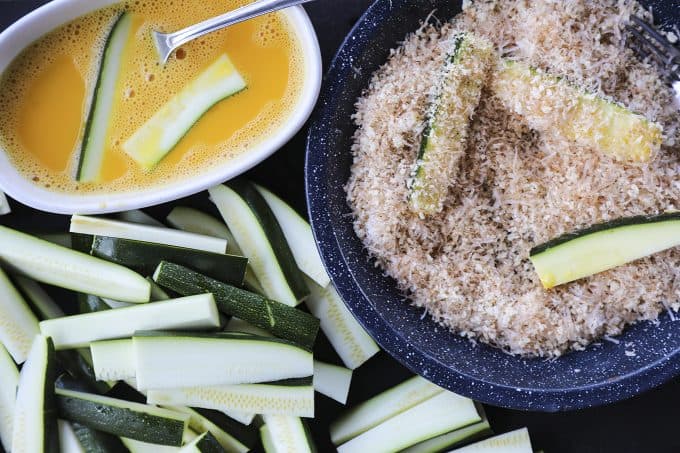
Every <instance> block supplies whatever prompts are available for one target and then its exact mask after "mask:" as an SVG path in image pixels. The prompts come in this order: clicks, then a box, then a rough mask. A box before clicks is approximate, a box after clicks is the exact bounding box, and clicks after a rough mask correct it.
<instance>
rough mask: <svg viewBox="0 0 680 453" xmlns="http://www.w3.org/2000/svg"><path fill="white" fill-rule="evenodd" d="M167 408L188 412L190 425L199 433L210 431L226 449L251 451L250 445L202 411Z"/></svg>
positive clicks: (237, 451) (244, 452) (239, 451)
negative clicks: (242, 441)
mask: <svg viewBox="0 0 680 453" xmlns="http://www.w3.org/2000/svg"><path fill="white" fill-rule="evenodd" d="M167 408H168V409H170V410H173V411H175V412H181V413H183V414H187V415H188V416H189V427H190V428H191V429H193V430H194V431H196V432H199V433H205V432H209V433H210V434H211V435H212V437H213V438H214V439H215V441H216V442H217V443H218V444H219V445H220V446H221V448H222V449H223V450H224V451H226V452H234V453H246V452H248V451H250V447H248V446H246V445H244V444H243V443H241V442H240V441H239V440H238V439H237V438H236V437H234V436H232V435H231V434H229V433H228V432H227V431H225V430H224V429H222V428H221V427H220V426H218V425H216V424H215V423H213V422H212V420H210V419H209V418H207V417H206V416H205V415H203V414H202V413H201V412H198V411H196V410H195V409H191V408H189V407H182V406H169V407H167Z"/></svg>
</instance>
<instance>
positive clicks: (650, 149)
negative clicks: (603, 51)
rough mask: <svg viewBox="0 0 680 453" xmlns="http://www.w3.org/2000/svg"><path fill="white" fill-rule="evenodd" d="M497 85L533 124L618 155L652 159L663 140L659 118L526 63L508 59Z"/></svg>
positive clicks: (504, 100)
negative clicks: (635, 111)
mask: <svg viewBox="0 0 680 453" xmlns="http://www.w3.org/2000/svg"><path fill="white" fill-rule="evenodd" d="M492 89H493V91H494V92H495V94H496V97H497V98H498V99H500V101H501V102H502V103H503V104H504V105H505V107H506V108H507V109H508V110H510V111H512V112H514V113H517V114H519V115H521V116H522V117H524V119H525V120H526V122H527V124H528V125H529V126H530V127H531V128H532V129H535V130H537V131H539V132H541V133H546V134H557V135H558V136H560V137H562V138H565V139H567V140H570V141H573V142H575V143H577V144H579V145H581V146H587V147H590V148H593V149H595V150H597V151H600V152H602V153H604V154H608V155H610V156H613V157H614V158H616V159H619V160H630V161H648V160H649V159H650V158H651V157H652V156H653V155H654V154H655V153H656V152H657V151H658V150H659V148H660V146H661V142H662V135H663V131H662V128H661V126H660V125H659V124H657V123H654V122H651V121H649V120H647V119H646V118H645V117H643V116H642V115H638V114H635V113H633V112H631V111H630V110H628V109H626V108H625V107H623V106H621V105H619V104H617V103H615V102H613V101H611V100H608V99H605V98H602V97H599V96H597V95H595V94H592V93H587V92H586V91H584V90H583V89H581V88H578V87H576V86H574V85H571V84H570V83H569V82H568V81H567V80H565V79H563V78H560V77H556V76H553V75H550V74H547V73H545V72H543V71H541V70H539V69H536V68H532V67H530V66H527V65H525V64H523V63H520V62H516V61H505V62H504V63H503V64H502V65H501V67H500V69H499V70H498V71H497V74H496V75H495V77H494V80H493V84H492Z"/></svg>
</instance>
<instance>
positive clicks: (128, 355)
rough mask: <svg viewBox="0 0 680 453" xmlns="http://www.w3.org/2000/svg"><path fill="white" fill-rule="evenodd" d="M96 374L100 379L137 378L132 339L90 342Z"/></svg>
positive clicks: (120, 379) (124, 379)
mask: <svg viewBox="0 0 680 453" xmlns="http://www.w3.org/2000/svg"><path fill="white" fill-rule="evenodd" d="M90 351H92V365H93V368H94V374H95V376H97V380H99V381H126V380H129V379H136V376H137V372H136V368H135V366H136V365H135V349H134V345H133V344H132V339H130V338H125V339H122V340H108V341H95V342H94V343H91V344H90Z"/></svg>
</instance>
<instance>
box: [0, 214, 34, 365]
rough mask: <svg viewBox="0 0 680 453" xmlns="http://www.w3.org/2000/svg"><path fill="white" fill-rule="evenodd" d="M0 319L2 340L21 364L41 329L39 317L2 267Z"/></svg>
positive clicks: (0, 273)
mask: <svg viewBox="0 0 680 453" xmlns="http://www.w3.org/2000/svg"><path fill="white" fill-rule="evenodd" d="M0 228H2V227H0ZM0 253H2V252H0ZM0 319H1V320H2V322H1V323H0V342H2V344H3V345H4V346H5V348H7V351H9V353H10V354H11V356H12V358H13V359H14V361H15V362H16V363H19V364H21V363H23V362H24V361H25V360H26V357H28V351H30V349H31V344H32V343H33V339H34V337H35V336H36V335H37V334H38V333H40V329H39V327H38V319H37V318H36V317H35V315H34V314H33V312H32V311H31V309H30V308H29V307H28V305H27V304H26V302H25V301H24V299H23V298H22V297H21V294H19V292H18V291H17V290H16V288H14V286H13V285H12V282H11V281H10V280H9V278H7V275H6V274H5V272H4V271H3V270H2V269H0Z"/></svg>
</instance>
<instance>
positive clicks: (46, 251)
mask: <svg viewBox="0 0 680 453" xmlns="http://www.w3.org/2000/svg"><path fill="white" fill-rule="evenodd" d="M0 261H1V263H2V264H3V265H5V266H7V267H8V268H10V269H14V270H16V271H18V272H20V273H21V274H24V275H25V276H28V277H30V278H32V279H34V280H37V281H40V282H43V283H48V284H50V285H55V286H59V287H62V288H67V289H71V290H73V291H77V292H80V293H84V294H94V295H97V296H102V297H110V298H112V299H116V300H121V301H124V302H138V303H141V302H148V301H149V293H150V285H149V282H147V281H146V280H145V279H144V277H142V276H141V275H139V274H137V273H136V272H133V271H131V270H130V269H127V268H125V267H123V266H118V265H116V264H113V263H108V262H106V261H104V260H100V259H98V258H94V257H92V256H90V255H88V254H85V253H81V252H77V251H75V250H71V249H68V248H66V247H61V246H59V245H56V244H52V243H50V242H48V241H45V240H42V239H38V238H35V237H33V236H29V235H28V234H24V233H21V232H19V231H16V230H12V229H10V228H7V227H4V226H0Z"/></svg>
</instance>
